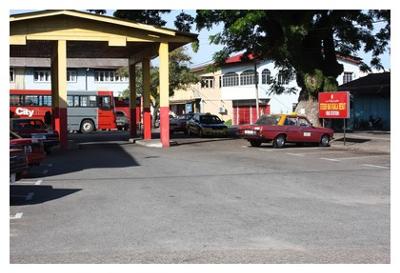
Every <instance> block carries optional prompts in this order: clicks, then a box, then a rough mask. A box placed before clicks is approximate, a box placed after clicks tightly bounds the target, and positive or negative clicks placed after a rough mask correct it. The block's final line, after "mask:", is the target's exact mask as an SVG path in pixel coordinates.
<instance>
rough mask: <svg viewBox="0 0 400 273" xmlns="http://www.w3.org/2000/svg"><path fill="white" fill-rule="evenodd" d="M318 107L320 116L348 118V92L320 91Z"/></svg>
mask: <svg viewBox="0 0 400 273" xmlns="http://www.w3.org/2000/svg"><path fill="white" fill-rule="evenodd" d="M318 109H319V117H320V118H342V119H343V118H349V117H350V93H349V92H348V91H338V92H321V93H319V94H318Z"/></svg>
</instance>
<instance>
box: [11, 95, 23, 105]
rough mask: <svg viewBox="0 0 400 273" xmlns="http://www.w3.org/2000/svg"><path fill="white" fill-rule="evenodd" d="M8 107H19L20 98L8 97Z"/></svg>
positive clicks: (16, 96) (17, 96)
mask: <svg viewBox="0 0 400 273" xmlns="http://www.w3.org/2000/svg"><path fill="white" fill-rule="evenodd" d="M10 105H11V106H20V105H22V96H19V95H10Z"/></svg>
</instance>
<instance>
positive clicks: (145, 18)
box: [114, 9, 194, 32]
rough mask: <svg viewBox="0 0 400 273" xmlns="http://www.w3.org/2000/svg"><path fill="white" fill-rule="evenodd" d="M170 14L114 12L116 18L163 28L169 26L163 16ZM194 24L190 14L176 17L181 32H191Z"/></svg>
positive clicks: (165, 12) (163, 11) (143, 11)
mask: <svg viewBox="0 0 400 273" xmlns="http://www.w3.org/2000/svg"><path fill="white" fill-rule="evenodd" d="M170 12H171V10H140V9H137V10H123V9H119V10H116V11H115V12H114V16H115V17H118V18H123V19H129V20H132V21H135V22H138V23H143V24H149V25H155V26H160V27H163V26H165V25H166V24H167V22H166V21H165V20H163V19H162V15H163V14H168V13H170ZM193 22H194V18H193V17H192V16H191V15H190V14H186V13H184V12H183V11H182V12H181V13H179V14H178V15H177V16H176V18H175V22H174V24H175V27H176V28H177V29H178V30H179V31H183V32H189V31H190V28H191V25H192V24H193Z"/></svg>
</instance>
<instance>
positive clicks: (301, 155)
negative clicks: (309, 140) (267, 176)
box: [286, 153, 304, 157]
mask: <svg viewBox="0 0 400 273" xmlns="http://www.w3.org/2000/svg"><path fill="white" fill-rule="evenodd" d="M286 154H288V155H294V156H300V157H304V155H303V154H295V153H286Z"/></svg>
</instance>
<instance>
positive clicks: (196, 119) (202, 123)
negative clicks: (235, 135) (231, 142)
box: [186, 113, 228, 137]
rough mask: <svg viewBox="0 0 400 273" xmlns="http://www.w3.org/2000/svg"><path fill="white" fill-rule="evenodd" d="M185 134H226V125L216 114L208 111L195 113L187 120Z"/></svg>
mask: <svg viewBox="0 0 400 273" xmlns="http://www.w3.org/2000/svg"><path fill="white" fill-rule="evenodd" d="M186 130H187V134H188V135H191V134H196V135H198V136H199V137H203V136H207V135H208V136H227V134H228V127H227V126H226V125H225V124H224V121H223V120H221V119H220V118H219V117H218V116H216V115H212V114H209V113H206V114H203V113H195V114H194V115H193V117H192V118H191V119H190V120H189V121H188V122H187V128H186Z"/></svg>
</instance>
